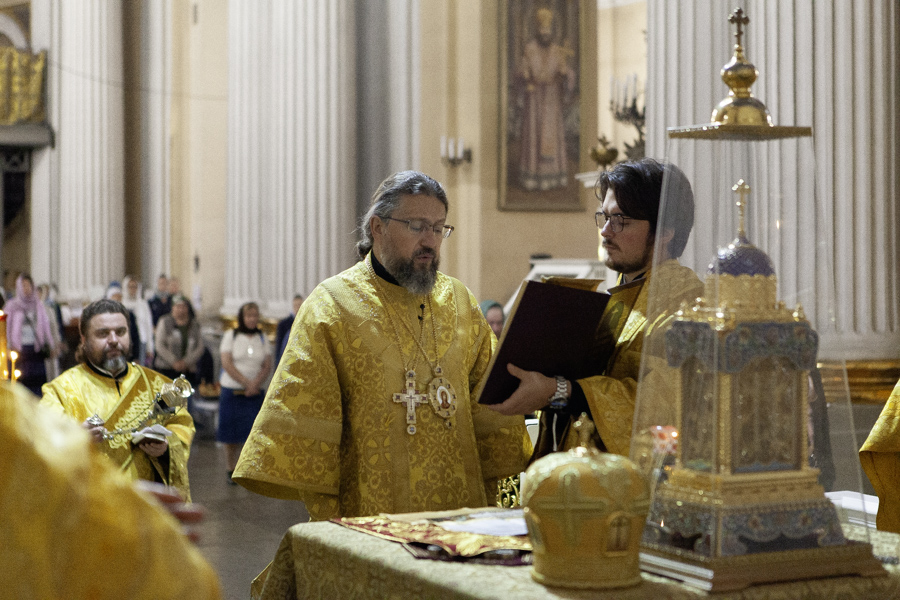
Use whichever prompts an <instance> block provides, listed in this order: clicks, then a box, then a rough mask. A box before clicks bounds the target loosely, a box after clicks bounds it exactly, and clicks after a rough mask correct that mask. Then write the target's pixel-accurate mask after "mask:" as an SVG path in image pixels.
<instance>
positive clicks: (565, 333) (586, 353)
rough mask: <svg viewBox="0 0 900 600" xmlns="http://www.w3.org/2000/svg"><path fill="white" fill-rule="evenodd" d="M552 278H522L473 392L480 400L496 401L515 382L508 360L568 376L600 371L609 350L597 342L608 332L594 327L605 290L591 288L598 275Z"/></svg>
mask: <svg viewBox="0 0 900 600" xmlns="http://www.w3.org/2000/svg"><path fill="white" fill-rule="evenodd" d="M551 281H552V283H541V282H538V281H526V282H525V283H524V284H522V287H521V288H520V289H519V294H518V296H517V297H516V301H515V303H514V304H513V307H512V310H510V313H509V316H508V317H507V320H506V326H505V328H504V329H503V334H502V335H501V337H500V346H499V348H498V349H497V352H495V353H494V356H493V358H491V362H490V364H489V365H488V370H487V375H485V377H484V378H483V379H482V381H481V384H479V386H478V389H477V390H476V392H475V394H476V397H477V398H478V402H479V403H480V404H499V403H500V402H503V401H504V400H506V399H507V398H509V397H510V396H511V395H512V393H513V392H515V391H516V388H517V387H519V380H518V379H517V378H516V377H513V376H512V375H510V374H509V371H507V370H506V365H507V364H508V363H512V364H514V365H516V366H517V367H519V368H522V369H525V370H527V371H539V372H541V373H543V374H544V375H547V376H548V377H554V376H556V375H562V376H563V377H565V378H566V379H569V380H574V379H580V378H583V377H587V376H590V375H596V374H599V373H600V372H602V370H603V368H604V367H605V366H606V365H605V362H604V361H603V359H602V357H603V356H608V355H609V353H608V350H609V349H607V348H601V347H599V346H600V345H601V342H600V339H601V337H606V336H600V335H599V333H598V329H599V326H600V320H601V317H602V316H603V311H604V309H605V308H606V304H607V303H608V302H609V298H610V296H609V294H607V293H605V292H596V291H593V290H594V288H595V287H596V285H597V283H599V282H598V281H596V280H584V279H567V280H561V279H560V278H554V279H552V280H551Z"/></svg>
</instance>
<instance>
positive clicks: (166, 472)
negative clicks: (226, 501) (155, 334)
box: [41, 299, 194, 500]
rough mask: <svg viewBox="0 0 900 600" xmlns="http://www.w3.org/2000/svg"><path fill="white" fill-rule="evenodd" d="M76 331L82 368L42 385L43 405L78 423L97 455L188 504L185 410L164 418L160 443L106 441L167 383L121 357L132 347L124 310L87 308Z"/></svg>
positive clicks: (107, 304) (114, 305)
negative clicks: (162, 486) (173, 491)
mask: <svg viewBox="0 0 900 600" xmlns="http://www.w3.org/2000/svg"><path fill="white" fill-rule="evenodd" d="M80 331H81V345H80V346H79V348H78V357H79V360H80V361H81V364H79V365H78V366H76V367H72V368H71V369H68V370H67V371H65V372H64V373H63V374H62V375H60V376H59V377H57V378H56V379H54V380H53V381H51V382H50V383H48V384H46V385H44V390H43V392H44V394H43V398H42V399H41V403H42V404H44V405H45V406H48V407H51V408H53V409H54V410H56V411H58V412H61V413H65V414H67V415H69V416H70V417H72V418H73V419H75V420H76V421H78V422H79V423H81V424H82V426H83V427H84V428H85V429H87V430H88V432H89V433H90V434H91V437H92V439H93V440H94V442H95V443H96V444H97V446H98V448H99V449H100V451H101V452H103V453H104V454H106V455H107V456H108V457H109V458H110V459H111V460H112V461H113V462H114V463H115V464H116V465H118V466H119V467H120V468H121V469H122V471H123V472H124V473H126V474H127V475H128V476H129V477H130V478H131V479H133V480H137V479H145V480H147V481H157V482H160V483H163V484H165V485H170V486H172V487H175V488H177V489H178V491H179V492H180V493H181V495H182V496H183V497H184V498H185V500H190V497H191V489H190V482H189V480H188V457H189V455H190V449H191V441H192V440H193V438H194V422H193V419H191V416H190V414H189V413H188V411H187V410H186V409H185V408H179V409H178V411H177V412H175V413H174V414H172V415H170V416H169V417H168V418H167V420H166V422H165V423H164V424H163V425H164V427H165V429H166V430H168V431H169V432H170V433H169V434H164V435H161V436H160V437H162V438H163V439H161V440H156V439H143V440H141V441H139V442H138V443H132V436H131V435H129V434H121V435H116V436H113V437H112V438H110V439H104V434H105V433H108V432H111V431H115V430H119V429H128V428H131V427H135V426H137V425H138V424H139V423H140V421H141V420H142V419H143V418H145V417H146V416H147V415H148V413H149V412H150V410H151V407H152V406H153V402H154V400H155V399H156V396H157V394H158V393H159V392H160V390H161V389H162V386H163V385H164V384H166V383H168V382H169V381H170V380H169V379H168V378H167V377H164V376H162V375H160V374H159V373H157V372H155V371H152V370H150V369H148V368H146V367H142V366H140V365H137V364H134V363H129V362H128V361H127V360H126V359H125V356H126V355H127V352H128V348H129V347H130V345H131V335H130V332H129V330H128V309H126V308H125V307H124V306H122V305H121V304H120V303H118V302H116V301H114V300H109V299H103V300H98V301H96V302H94V303H92V304H89V305H88V306H87V307H85V309H84V311H83V312H82V313H81V322H80Z"/></svg>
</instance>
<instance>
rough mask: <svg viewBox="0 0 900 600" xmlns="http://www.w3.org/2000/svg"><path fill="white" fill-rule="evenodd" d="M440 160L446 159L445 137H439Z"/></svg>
mask: <svg viewBox="0 0 900 600" xmlns="http://www.w3.org/2000/svg"><path fill="white" fill-rule="evenodd" d="M441 158H442V159H443V158H447V136H446V135H442V136H441Z"/></svg>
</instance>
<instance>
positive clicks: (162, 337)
mask: <svg viewBox="0 0 900 600" xmlns="http://www.w3.org/2000/svg"><path fill="white" fill-rule="evenodd" d="M154 335H155V339H154V343H153V345H154V348H155V350H156V354H155V355H154V359H153V360H154V362H153V366H154V368H155V369H156V370H157V371H159V372H160V373H162V374H163V375H165V376H166V377H170V378H171V379H175V378H176V377H178V376H179V375H184V376H185V377H187V379H188V381H190V382H191V384H192V385H193V386H195V387H196V386H197V385H199V383H200V382H199V377H198V372H197V363H199V362H200V358H201V357H202V356H203V352H204V350H205V349H206V346H205V345H204V344H203V336H202V335H201V333H200V323H199V322H198V321H197V319H195V318H194V311H193V309H192V308H191V303H190V301H189V300H188V299H187V298H185V297H184V296H182V295H181V294H176V295H175V296H172V311H171V312H170V313H169V314H167V315H163V316H162V317H161V318H160V320H159V323H157V324H156V333H155V334H154Z"/></svg>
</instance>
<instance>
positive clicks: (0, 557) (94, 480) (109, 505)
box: [0, 381, 221, 600]
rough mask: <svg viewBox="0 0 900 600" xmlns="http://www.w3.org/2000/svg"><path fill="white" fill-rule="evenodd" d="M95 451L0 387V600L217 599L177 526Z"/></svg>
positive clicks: (14, 388) (26, 398)
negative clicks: (88, 599)
mask: <svg viewBox="0 0 900 600" xmlns="http://www.w3.org/2000/svg"><path fill="white" fill-rule="evenodd" d="M98 450H99V448H98V446H97V444H94V443H92V442H91V441H90V437H89V436H88V434H87V433H86V432H85V431H84V430H83V429H82V428H80V427H79V426H78V425H77V424H76V423H75V422H74V421H72V420H71V419H70V418H69V417H65V416H62V415H59V414H58V411H57V412H54V411H52V410H48V409H47V408H46V407H44V406H41V405H39V404H38V402H37V399H36V398H35V397H34V396H32V395H31V394H30V393H29V392H28V390H27V389H26V388H25V387H24V386H21V385H15V384H10V383H9V382H5V381H4V382H0V506H2V507H3V511H2V512H0V597H2V598H15V600H45V599H47V598H66V599H76V598H79V599H80V598H91V599H92V600H113V599H116V600H118V599H123V598H129V599H130V600H162V599H172V600H175V599H182V598H191V599H196V600H215V599H217V598H220V597H221V593H220V590H219V581H218V577H217V576H216V573H215V571H213V569H212V567H210V566H209V564H208V563H207V562H206V560H204V558H203V556H202V555H201V554H200V552H199V551H198V550H197V548H196V547H194V546H193V544H192V543H191V542H190V541H189V540H188V538H187V537H185V535H184V533H183V532H182V531H181V530H180V528H179V524H178V522H177V521H175V519H173V518H172V515H171V514H169V512H168V511H166V510H165V509H164V508H163V507H162V506H161V505H160V504H159V503H158V502H156V501H155V500H153V499H152V498H150V497H149V496H146V495H145V494H143V493H140V492H138V491H137V490H136V489H135V486H134V483H133V482H132V481H131V480H130V479H129V478H128V477H125V476H123V475H122V474H121V473H119V472H118V469H117V468H116V467H115V466H114V465H112V464H111V463H110V462H109V461H108V460H107V459H106V457H104V456H103V455H102V454H101V453H100V452H99V451H98ZM176 514H177V513H176ZM191 521H196V519H191Z"/></svg>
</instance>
